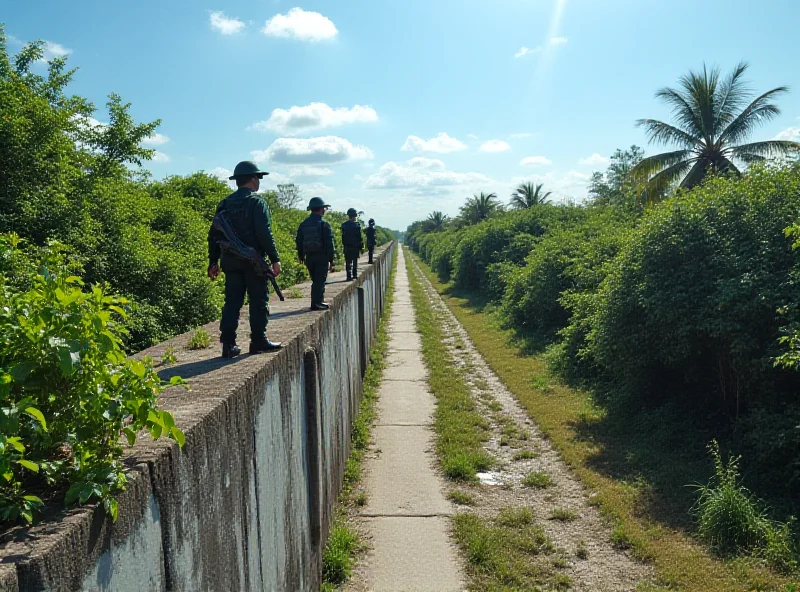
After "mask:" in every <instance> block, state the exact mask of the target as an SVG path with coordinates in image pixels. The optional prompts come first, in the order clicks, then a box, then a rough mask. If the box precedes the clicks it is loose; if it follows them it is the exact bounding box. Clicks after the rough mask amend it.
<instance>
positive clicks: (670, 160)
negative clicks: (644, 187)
mask: <svg viewBox="0 0 800 592" xmlns="http://www.w3.org/2000/svg"><path fill="white" fill-rule="evenodd" d="M690 156H691V150H676V151H674V152H664V153H663V154H656V155H654V156H648V157H647V158H644V159H642V160H641V161H639V163H638V164H637V165H636V166H634V167H633V168H632V169H631V170H630V171H629V172H628V175H629V176H630V177H631V179H633V180H634V181H635V182H639V183H641V182H643V181H647V180H648V179H650V177H652V176H653V175H655V174H656V173H658V172H660V171H662V170H664V169H666V168H669V167H671V166H674V165H676V164H678V163H680V162H683V161H685V160H687V159H688V158H689V157H690Z"/></svg>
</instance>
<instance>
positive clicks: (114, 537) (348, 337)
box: [0, 245, 394, 592]
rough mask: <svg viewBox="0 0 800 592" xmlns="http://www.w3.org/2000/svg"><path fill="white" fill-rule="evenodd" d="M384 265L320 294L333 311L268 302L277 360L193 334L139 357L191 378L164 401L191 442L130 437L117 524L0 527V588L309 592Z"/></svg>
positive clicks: (78, 514) (384, 261)
mask: <svg viewBox="0 0 800 592" xmlns="http://www.w3.org/2000/svg"><path fill="white" fill-rule="evenodd" d="M393 257H394V245H392V246H390V247H389V248H388V249H386V250H383V251H382V252H381V253H380V254H378V255H377V256H376V263H375V264H374V265H372V266H369V265H364V266H363V267H362V270H363V271H362V276H361V277H360V278H359V280H358V281H357V282H351V283H344V282H341V283H337V284H332V285H329V286H328V295H327V300H328V301H329V302H330V303H331V304H332V308H331V310H330V311H327V312H324V313H311V312H309V311H308V310H307V307H308V300H307V299H303V300H298V301H293V300H287V301H286V302H284V303H279V304H278V305H277V306H275V305H273V308H272V312H271V321H270V326H269V333H270V338H272V339H276V338H277V339H281V340H282V341H283V342H284V348H283V349H282V350H281V351H280V352H278V353H276V354H270V355H262V356H242V357H240V358H237V359H236V360H222V359H221V358H219V357H218V349H219V348H217V351H207V350H206V351H202V352H200V353H190V352H188V350H185V344H186V341H187V340H188V335H183V336H180V337H177V338H175V339H174V340H171V341H170V342H167V343H165V344H160V345H159V346H156V347H154V348H151V349H150V350H148V351H146V352H142V354H141V355H151V356H152V357H153V359H156V360H157V359H160V355H161V353H163V351H164V349H165V348H166V347H167V346H168V345H172V346H173V347H174V348H175V350H176V351H180V352H181V353H180V354H179V356H178V359H179V363H178V365H177V366H176V367H174V368H169V369H165V371H164V372H163V373H162V376H163V377H164V378H169V376H171V375H174V374H177V375H181V376H184V377H185V378H188V379H189V381H190V385H191V390H190V391H189V392H186V391H183V390H177V389H172V390H170V391H167V392H166V393H165V394H164V406H165V407H166V408H168V409H170V410H172V411H173V412H174V415H175V418H176V422H177V423H178V425H180V426H181V427H182V428H183V429H184V431H185V433H186V444H185V446H184V447H183V449H182V450H181V449H179V448H178V447H177V446H176V445H175V444H174V442H171V441H168V440H160V441H158V442H151V441H149V438H148V439H145V438H140V440H139V442H137V444H136V446H135V447H134V448H133V452H132V454H131V456H130V457H129V458H128V459H127V462H128V464H129V466H130V469H131V477H130V485H129V487H128V489H127V490H126V491H125V492H124V493H122V494H121V495H120V497H119V498H118V501H119V506H120V511H119V518H118V520H117V522H116V523H113V524H112V523H111V522H110V520H108V519H107V517H106V516H105V514H104V512H103V511H102V509H100V508H97V507H91V506H90V507H83V508H80V509H76V510H71V511H64V512H61V513H55V514H53V515H51V516H48V518H47V519H46V520H45V521H44V522H43V523H42V524H40V525H37V526H35V527H32V528H17V529H15V530H12V531H10V532H7V533H5V534H4V535H3V536H2V537H0V543H2V551H0V592H5V591H15V592H16V591H18V590H25V591H28V590H58V591H61V590H63V591H72V590H87V591H88V590H92V591H95V590H96V591H114V592H118V591H127V590H131V591H137V592H138V591H142V590H180V591H193V590H198V591H212V590H219V591H226V592H227V591H232V590H237V591H238V590H269V591H273V590H274V591H278V590H287V591H288V590H291V591H292V592H294V591H300V590H318V589H319V586H320V577H321V562H322V549H323V547H324V543H325V540H326V538H327V533H328V530H329V528H330V522H331V516H332V511H333V506H334V502H335V500H336V496H337V493H338V491H339V490H340V488H341V484H342V478H343V475H344V468H345V463H346V459H347V456H348V453H349V444H350V430H351V426H352V423H353V419H354V417H355V414H356V412H357V409H358V406H359V404H360V400H361V386H362V377H363V373H364V369H365V362H366V356H367V355H368V351H369V348H370V347H371V346H372V344H373V341H374V337H375V333H376V330H377V323H378V319H379V317H380V315H381V313H382V312H383V307H384V302H385V297H386V287H387V284H388V281H389V275H390V272H391V267H392V259H393ZM304 290H305V292H306V293H307V292H308V286H305V287H304ZM240 327H241V325H240ZM207 330H208V331H209V333H211V334H212V335H213V334H216V325H215V324H210V325H209V326H208V327H207ZM240 330H241V329H240ZM245 333H246V331H245Z"/></svg>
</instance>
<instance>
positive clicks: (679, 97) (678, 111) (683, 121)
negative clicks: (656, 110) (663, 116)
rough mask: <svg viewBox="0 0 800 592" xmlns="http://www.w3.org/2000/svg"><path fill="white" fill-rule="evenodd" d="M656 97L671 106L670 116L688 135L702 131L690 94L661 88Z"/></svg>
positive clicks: (695, 134)
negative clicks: (686, 94)
mask: <svg viewBox="0 0 800 592" xmlns="http://www.w3.org/2000/svg"><path fill="white" fill-rule="evenodd" d="M656 98H657V99H661V100H662V101H664V102H665V103H667V104H668V105H671V106H672V116H673V117H674V118H675V119H676V121H677V122H678V126H677V127H679V128H680V129H682V130H683V131H684V132H686V133H687V134H689V135H694V136H697V135H701V134H702V133H703V123H702V120H701V119H700V114H699V113H696V112H695V109H694V107H693V106H692V105H691V102H692V98H691V96H685V95H683V94H682V93H679V92H678V91H676V90H675V89H672V88H662V89H661V90H659V91H657V92H656Z"/></svg>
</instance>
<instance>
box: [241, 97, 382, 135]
mask: <svg viewBox="0 0 800 592" xmlns="http://www.w3.org/2000/svg"><path fill="white" fill-rule="evenodd" d="M371 121H378V113H377V112H376V111H375V109H373V108H372V107H363V106H361V105H355V106H354V107H353V108H349V107H336V108H333V107H329V106H328V105H326V104H325V103H311V104H310V105H306V106H304V107H296V106H295V107H291V108H289V109H274V110H273V111H272V115H270V117H269V119H267V120H266V121H259V122H257V123H254V124H253V125H252V126H251V129H254V130H256V131H260V132H266V131H273V132H276V133H279V134H282V135H288V136H294V135H297V134H302V133H304V132H309V131H313V130H318V129H325V128H329V127H337V126H341V125H346V124H348V123H360V122H371Z"/></svg>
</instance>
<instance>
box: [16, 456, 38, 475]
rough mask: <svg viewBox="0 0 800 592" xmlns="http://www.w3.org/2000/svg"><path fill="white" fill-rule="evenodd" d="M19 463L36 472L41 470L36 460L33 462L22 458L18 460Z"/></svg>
mask: <svg viewBox="0 0 800 592" xmlns="http://www.w3.org/2000/svg"><path fill="white" fill-rule="evenodd" d="M17 464H19V465H22V466H23V467H25V468H26V469H28V470H29V471H33V472H34V473H38V472H39V465H37V464H36V463H35V462H31V461H29V460H25V459H24V458H23V459H22V460H18V461H17Z"/></svg>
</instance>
